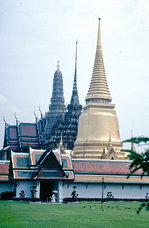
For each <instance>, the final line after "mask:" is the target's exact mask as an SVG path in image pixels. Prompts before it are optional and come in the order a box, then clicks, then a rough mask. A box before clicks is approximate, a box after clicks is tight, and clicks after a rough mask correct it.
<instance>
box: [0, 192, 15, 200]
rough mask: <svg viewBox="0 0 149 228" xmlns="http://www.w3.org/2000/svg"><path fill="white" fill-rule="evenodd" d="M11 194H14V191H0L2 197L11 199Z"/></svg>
mask: <svg viewBox="0 0 149 228" xmlns="http://www.w3.org/2000/svg"><path fill="white" fill-rule="evenodd" d="M13 195H14V193H13V192H10V191H7V192H2V193H1V198H2V199H12V197H13Z"/></svg>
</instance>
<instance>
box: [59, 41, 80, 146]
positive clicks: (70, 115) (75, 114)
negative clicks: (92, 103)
mask: <svg viewBox="0 0 149 228" xmlns="http://www.w3.org/2000/svg"><path fill="white" fill-rule="evenodd" d="M81 111H82V105H80V103H79V96H78V89H77V42H76V54H75V72H74V81H73V89H72V96H71V100H70V104H69V105H68V106H67V112H66V113H65V117H64V127H63V142H64V146H65V148H67V149H73V147H74V142H75V141H76V137H77V132H78V120H79V116H80V114H81Z"/></svg>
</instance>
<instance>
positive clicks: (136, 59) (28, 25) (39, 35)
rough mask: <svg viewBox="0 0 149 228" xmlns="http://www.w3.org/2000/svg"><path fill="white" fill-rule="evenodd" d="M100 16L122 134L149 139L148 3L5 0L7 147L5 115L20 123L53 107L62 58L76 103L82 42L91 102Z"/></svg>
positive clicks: (1, 90)
mask: <svg viewBox="0 0 149 228" xmlns="http://www.w3.org/2000/svg"><path fill="white" fill-rule="evenodd" d="M98 17H101V30H102V31H101V32H102V44H103V57H104V63H105V70H106V75H107V80H108V84H109V88H110V92H111V95H112V98H113V103H115V104H116V111H117V115H118V118H119V125H120V134H121V139H122V140H124V139H126V138H128V137H129V136H130V131H131V129H133V134H134V136H139V135H143V136H149V134H148V131H149V111H148V110H149V102H148V94H147V91H148V85H149V64H148V61H149V2H148V0H75V1H74V0H0V127H1V131H0V147H1V146H2V144H3V134H4V123H3V120H2V119H3V115H4V116H5V119H6V121H7V122H8V123H10V124H14V123H15V118H14V113H15V112H16V113H17V117H18V119H19V120H20V121H21V122H32V121H34V115H33V111H34V110H36V113H37V115H38V116H39V111H38V106H39V105H40V107H41V109H42V110H43V112H46V111H48V105H49V102H50V97H51V93H52V82H53V74H54V72H55V70H56V65H57V60H59V61H60V70H61V71H62V73H63V82H64V96H65V102H66V104H68V103H69V101H70V96H71V91H72V83H73V75H74V56H75V41H76V39H77V40H78V90H79V97H80V102H81V103H82V104H83V105H84V104H85V96H86V94H87V91H88V88H89V83H90V80H91V75H92V69H93V63H94V57H95V49H96V39H97V25H98V20H97V19H98Z"/></svg>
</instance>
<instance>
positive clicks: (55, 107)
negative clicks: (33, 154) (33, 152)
mask: <svg viewBox="0 0 149 228" xmlns="http://www.w3.org/2000/svg"><path fill="white" fill-rule="evenodd" d="M65 111H66V107H65V104H64V93H63V75H62V73H61V71H60V70H59V62H58V63H57V70H56V72H55V73H54V78H53V92H52V98H51V104H50V105H49V111H48V112H47V113H46V115H45V118H46V125H45V128H44V140H47V139H48V138H49V135H50V134H51V130H52V128H53V126H54V124H55V123H56V121H57V119H58V118H59V116H60V115H64V113H65Z"/></svg>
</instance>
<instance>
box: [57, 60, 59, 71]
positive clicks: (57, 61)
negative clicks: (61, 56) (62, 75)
mask: <svg viewBox="0 0 149 228" xmlns="http://www.w3.org/2000/svg"><path fill="white" fill-rule="evenodd" d="M57 70H59V60H58V61H57Z"/></svg>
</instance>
